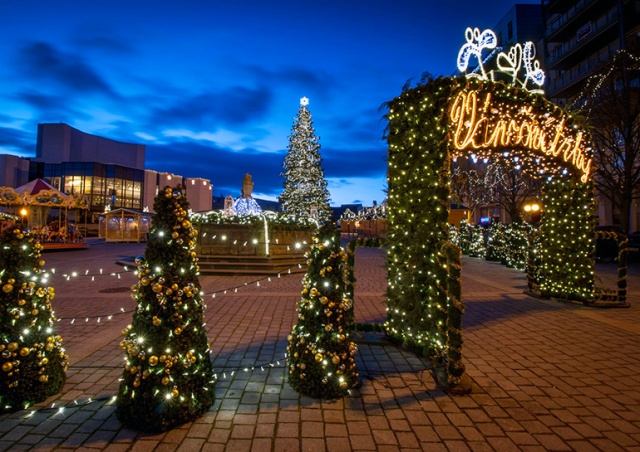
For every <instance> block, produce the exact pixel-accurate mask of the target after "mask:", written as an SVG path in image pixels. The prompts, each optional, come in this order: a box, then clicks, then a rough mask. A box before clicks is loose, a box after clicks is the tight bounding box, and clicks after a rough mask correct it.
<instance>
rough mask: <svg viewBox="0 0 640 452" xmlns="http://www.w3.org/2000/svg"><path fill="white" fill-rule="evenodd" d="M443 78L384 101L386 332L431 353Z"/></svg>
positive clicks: (438, 339)
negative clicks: (386, 153)
mask: <svg viewBox="0 0 640 452" xmlns="http://www.w3.org/2000/svg"><path fill="white" fill-rule="evenodd" d="M451 89H452V86H451V82H450V80H449V79H438V80H434V81H431V82H430V83H429V84H428V85H424V86H419V87H417V88H414V89H411V90H407V91H405V92H403V93H402V94H401V95H400V96H399V97H397V98H396V99H394V100H393V101H391V102H390V103H389V113H388V119H389V128H388V136H387V140H388V144H389V168H388V173H387V181H388V190H389V196H388V204H389V230H388V266H389V288H388V311H387V322H386V324H385V328H386V332H387V334H388V335H389V336H391V337H392V338H395V339H396V340H398V341H400V342H403V343H405V344H406V345H408V346H410V347H412V348H415V349H417V350H419V351H420V352H422V353H424V354H425V355H427V356H430V357H439V356H443V354H444V353H445V351H446V327H445V325H446V317H447V314H446V312H447V309H446V306H447V295H446V290H445V289H444V288H443V285H444V284H446V280H447V277H448V272H447V271H446V269H445V268H444V267H443V262H444V259H443V256H442V255H441V254H440V248H441V244H442V243H443V242H444V241H445V240H447V239H448V236H449V228H448V225H447V221H448V214H449V207H448V206H449V186H448V179H447V176H448V172H449V166H450V160H449V152H448V149H447V145H446V135H447V124H446V115H445V112H446V109H447V107H448V102H449V95H450V92H451Z"/></svg>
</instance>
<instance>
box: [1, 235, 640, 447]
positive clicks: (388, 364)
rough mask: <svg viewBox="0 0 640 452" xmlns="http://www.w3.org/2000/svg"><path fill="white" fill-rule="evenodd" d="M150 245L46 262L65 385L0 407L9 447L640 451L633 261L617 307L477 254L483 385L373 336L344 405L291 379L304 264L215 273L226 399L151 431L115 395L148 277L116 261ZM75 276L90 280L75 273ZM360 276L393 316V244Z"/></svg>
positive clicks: (474, 305) (363, 257)
mask: <svg viewBox="0 0 640 452" xmlns="http://www.w3.org/2000/svg"><path fill="white" fill-rule="evenodd" d="M143 252H144V245H139V244H104V243H101V242H95V243H93V244H92V246H91V247H90V249H89V250H84V251H73V252H58V253H49V254H46V255H45V256H44V257H45V260H46V261H47V268H49V269H51V268H54V267H55V269H56V276H55V277H54V278H52V285H53V286H54V287H55V289H56V293H57V294H58V295H57V297H56V298H55V299H54V301H53V303H54V308H55V310H56V313H57V315H58V317H59V319H60V321H59V322H58V325H57V331H58V333H59V334H61V335H62V336H63V338H64V339H65V343H66V347H67V352H68V353H69V355H70V356H71V367H70V369H69V371H68V381H67V384H66V385H65V387H64V390H63V391H62V392H61V393H60V394H59V395H57V396H54V397H52V398H50V399H49V400H47V401H46V402H44V403H42V404H40V405H38V406H36V407H35V408H34V409H33V410H30V411H21V412H17V413H13V414H11V415H4V416H1V417H0V450H42V451H44V450H54V449H55V450H65V449H70V450H94V449H97V450H114V451H129V450H131V451H133V450H135V451H144V450H186V451H192V450H207V451H209V450H229V451H242V450H257V451H260V450H265V451H288V450H292V451H297V450H319V451H321V450H336V451H341V452H342V451H345V450H496V451H505V450H576V451H585V450H625V451H626V450H640V393H639V391H638V389H637V388H638V387H639V384H640V376H639V375H640V360H639V358H640V351H639V350H638V344H639V343H640V341H639V339H640V309H639V308H638V304H639V302H640V290H639V289H640V284H638V283H639V282H640V275H639V271H638V270H639V266H638V264H635V266H632V267H631V268H630V280H629V288H630V297H629V300H630V302H631V305H632V307H631V308H630V309H607V310H605V309H595V308H589V307H584V306H580V305H573V304H565V303H560V302H555V301H545V300H538V299H534V298H531V297H528V296H526V295H524V294H523V289H524V287H525V278H524V275H523V274H522V273H520V272H517V271H515V270H512V269H507V268H505V267H502V266H500V265H498V264H495V263H489V262H484V261H480V260H477V259H468V258H465V259H464V265H463V297H464V302H465V304H466V307H467V312H466V314H465V317H464V333H465V336H464V339H465V345H464V351H465V364H466V366H467V372H468V375H469V377H470V378H471V381H472V388H473V391H472V393H471V394H470V395H467V396H452V395H448V394H446V393H444V392H443V391H442V390H440V389H439V388H438V387H437V385H436V384H435V382H434V380H433V377H432V374H431V367H430V364H429V363H428V362H426V361H424V360H422V359H419V358H417V357H416V356H415V355H414V354H412V353H411V352H408V351H406V350H402V349H400V348H397V347H395V346H393V345H390V344H388V343H386V342H384V341H383V340H382V339H381V338H379V337H378V336H375V335H364V336H362V337H360V338H359V341H360V353H359V355H358V360H357V365H358V368H359V371H360V373H361V374H362V375H363V384H362V386H361V387H360V388H359V389H357V390H355V391H353V394H352V395H351V396H350V397H346V398H344V399H341V400H337V401H320V400H315V399H310V398H306V397H301V396H299V395H298V394H297V393H296V392H295V391H293V390H292V389H291V388H290V387H289V385H288V383H287V381H286V370H285V351H286V345H287V340H286V337H287V335H288V334H289V332H290V329H291V326H292V324H293V322H294V320H295V314H296V313H295V306H296V302H297V301H298V298H299V294H300V288H301V286H300V279H301V277H302V275H301V274H293V275H286V274H285V275H282V276H281V277H280V278H278V277H273V278H271V281H268V280H263V281H260V283H259V284H258V283H257V282H255V278H245V277H218V276H203V277H201V283H202V285H203V289H204V291H205V293H206V297H207V300H208V309H207V312H206V320H207V325H208V334H209V338H210V341H211V346H212V350H213V357H214V367H215V370H216V372H217V375H218V379H219V382H218V384H217V389H216V397H217V398H216V402H215V404H214V405H213V407H211V409H210V410H209V411H208V412H207V413H206V414H205V415H204V416H203V417H202V418H200V419H198V420H197V421H195V422H193V423H189V424H186V425H184V426H182V427H180V428H177V429H174V430H171V431H169V432H167V433H164V434H160V435H149V434H144V433H139V432H136V431H133V430H129V429H127V428H124V427H122V426H121V425H120V423H119V422H118V421H117V419H116V418H115V415H114V409H115V408H114V405H113V396H114V395H115V393H116V391H117V388H118V378H119V377H120V374H121V371H122V369H121V363H122V359H123V356H122V353H121V350H120V349H119V347H118V344H119V342H120V340H121V336H120V331H121V330H122V328H123V327H125V326H126V325H127V323H129V321H130V320H131V311H132V309H133V307H134V304H133V302H132V301H131V299H130V289H129V288H130V286H131V285H132V284H133V283H134V282H135V276H134V275H133V274H132V273H126V272H124V273H122V272H123V268H122V267H121V266H119V265H116V263H115V262H116V261H118V260H123V259H130V258H131V257H132V256H135V255H138V254H142V253H143ZM72 271H76V272H77V273H78V275H79V276H75V277H74V276H69V277H65V276H63V275H65V274H66V275H70V274H71V272H72ZM112 272H117V274H114V275H110V273H112ZM597 272H598V276H599V278H600V279H601V284H608V285H610V286H611V287H613V285H615V266H613V265H611V264H600V265H599V266H598V268H597ZM100 273H102V275H101V274H100ZM85 274H87V276H85ZM91 275H95V276H91ZM356 276H357V278H358V283H357V287H356V304H355V306H356V319H357V321H358V322H360V323H364V322H366V323H381V322H383V321H384V319H385V307H384V292H385V289H386V281H385V276H386V275H385V271H384V255H383V251H381V250H377V249H361V250H359V251H358V254H357V258H356ZM236 288H237V290H236ZM225 291H226V293H225ZM214 295H215V297H214Z"/></svg>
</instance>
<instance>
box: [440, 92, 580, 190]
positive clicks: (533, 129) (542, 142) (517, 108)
mask: <svg viewBox="0 0 640 452" xmlns="http://www.w3.org/2000/svg"><path fill="white" fill-rule="evenodd" d="M480 96H484V97H482V98H480ZM449 121H450V126H451V130H452V131H453V144H454V146H455V148H456V149H458V150H469V149H486V148H524V149H527V150H530V151H535V152H538V153H541V154H544V155H547V156H554V157H561V158H562V159H563V160H564V161H565V162H566V163H568V164H571V165H572V166H573V167H574V168H576V169H577V170H578V171H579V173H581V174H582V176H581V178H580V180H581V181H582V182H583V183H586V182H587V180H589V174H590V172H591V161H592V158H591V157H590V153H589V151H588V149H587V148H586V146H585V142H584V138H583V134H582V132H576V131H574V130H573V129H571V128H569V127H567V126H566V125H565V119H564V118H562V119H558V118H555V117H553V116H551V115H549V114H540V113H537V112H535V111H533V107H532V106H530V105H528V106H522V105H516V104H508V103H498V102H495V101H493V100H492V98H491V94H490V93H487V94H484V95H481V94H479V93H478V92H477V91H462V92H460V93H458V95H457V96H456V98H455V100H454V101H453V103H452V104H451V108H450V110H449Z"/></svg>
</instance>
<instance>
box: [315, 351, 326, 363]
mask: <svg viewBox="0 0 640 452" xmlns="http://www.w3.org/2000/svg"><path fill="white" fill-rule="evenodd" d="M323 359H324V356H322V353H317V354H316V361H318V362H320V361H322V360H323Z"/></svg>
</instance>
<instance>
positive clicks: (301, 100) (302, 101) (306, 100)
mask: <svg viewBox="0 0 640 452" xmlns="http://www.w3.org/2000/svg"><path fill="white" fill-rule="evenodd" d="M300 105H303V106H305V107H306V106H307V105H309V99H307V98H306V97H303V98H302V99H300Z"/></svg>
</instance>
